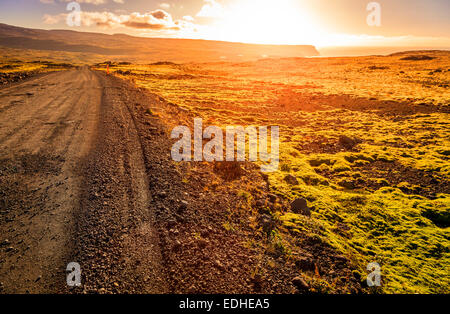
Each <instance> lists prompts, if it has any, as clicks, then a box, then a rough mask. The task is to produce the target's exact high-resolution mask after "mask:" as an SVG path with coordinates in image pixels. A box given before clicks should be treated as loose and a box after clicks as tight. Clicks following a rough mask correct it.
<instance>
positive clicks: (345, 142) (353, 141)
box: [339, 135, 361, 149]
mask: <svg viewBox="0 0 450 314" xmlns="http://www.w3.org/2000/svg"><path fill="white" fill-rule="evenodd" d="M359 143H361V140H360V139H359V138H356V137H354V138H352V137H349V136H347V135H341V136H339V144H341V145H342V146H344V147H345V148H346V149H352V148H353V147H355V146H356V145H358V144H359Z"/></svg>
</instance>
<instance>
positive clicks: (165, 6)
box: [159, 3, 170, 10]
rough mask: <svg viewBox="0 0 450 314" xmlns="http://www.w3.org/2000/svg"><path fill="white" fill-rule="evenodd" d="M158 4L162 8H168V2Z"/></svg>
mask: <svg viewBox="0 0 450 314" xmlns="http://www.w3.org/2000/svg"><path fill="white" fill-rule="evenodd" d="M159 6H160V7H161V8H163V9H166V10H168V9H170V3H160V4H159Z"/></svg>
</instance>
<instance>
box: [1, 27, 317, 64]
mask: <svg viewBox="0 0 450 314" xmlns="http://www.w3.org/2000/svg"><path fill="white" fill-rule="evenodd" d="M0 46H3V47H8V48H15V49H34V50H46V51H63V52H76V53H87V54H97V55H105V57H106V56H107V57H109V58H110V59H112V60H114V59H129V60H131V61H141V62H156V61H162V60H163V61H173V62H214V61H251V60H257V59H261V58H263V57H269V58H286V57H307V56H318V55H319V52H318V51H317V50H316V48H315V47H314V46H310V45H256V44H243V43H232V42H223V41H210V40H196V39H173V38H144V37H134V36H129V35H124V34H115V35H107V34H102V33H87V32H76V31H70V30H42V29H29V28H23V27H17V26H11V25H6V24H1V23H0Z"/></svg>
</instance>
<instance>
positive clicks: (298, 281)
mask: <svg viewBox="0 0 450 314" xmlns="http://www.w3.org/2000/svg"><path fill="white" fill-rule="evenodd" d="M292 284H293V285H294V286H295V287H296V288H297V289H298V290H300V291H308V290H309V285H308V283H307V282H306V281H305V279H303V277H302V276H297V277H295V278H294V279H292Z"/></svg>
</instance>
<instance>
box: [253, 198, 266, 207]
mask: <svg viewBox="0 0 450 314" xmlns="http://www.w3.org/2000/svg"><path fill="white" fill-rule="evenodd" d="M255 204H256V207H258V208H261V207H264V205H266V204H265V202H264V201H263V200H257V201H256V203H255Z"/></svg>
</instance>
